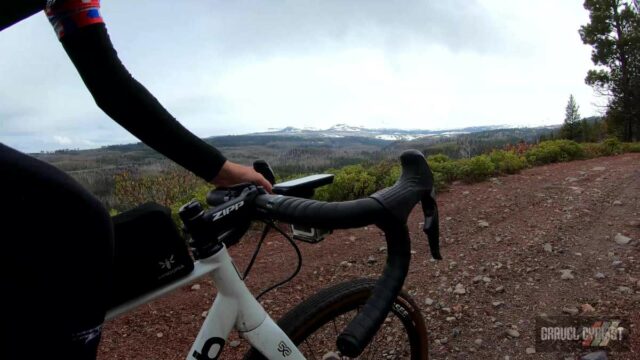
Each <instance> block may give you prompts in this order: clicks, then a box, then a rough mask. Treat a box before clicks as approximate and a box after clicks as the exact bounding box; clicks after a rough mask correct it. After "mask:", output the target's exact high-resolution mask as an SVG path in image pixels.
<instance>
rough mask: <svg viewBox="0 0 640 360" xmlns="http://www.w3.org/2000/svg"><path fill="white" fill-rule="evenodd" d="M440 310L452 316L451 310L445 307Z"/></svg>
mask: <svg viewBox="0 0 640 360" xmlns="http://www.w3.org/2000/svg"><path fill="white" fill-rule="evenodd" d="M440 310H442V312H446V313H447V314H451V308H448V307H443V308H442V309H440Z"/></svg>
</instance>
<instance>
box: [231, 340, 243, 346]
mask: <svg viewBox="0 0 640 360" xmlns="http://www.w3.org/2000/svg"><path fill="white" fill-rule="evenodd" d="M229 346H231V347H232V348H234V347H238V346H240V340H233V341H231V342H230V343H229Z"/></svg>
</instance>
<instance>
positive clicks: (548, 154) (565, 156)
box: [525, 140, 584, 165]
mask: <svg viewBox="0 0 640 360" xmlns="http://www.w3.org/2000/svg"><path fill="white" fill-rule="evenodd" d="M525 157H526V159H527V161H528V162H529V163H531V164H535V165H542V164H549V163H554V162H561V161H570V160H576V159H581V158H583V157H584V150H583V149H582V147H581V146H580V144H578V143H576V142H575V141H571V140H550V141H543V142H541V143H540V144H538V145H536V146H534V147H533V148H531V149H529V151H527V152H526V153H525Z"/></svg>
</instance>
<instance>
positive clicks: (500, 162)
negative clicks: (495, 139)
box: [489, 150, 527, 174]
mask: <svg viewBox="0 0 640 360" xmlns="http://www.w3.org/2000/svg"><path fill="white" fill-rule="evenodd" d="M489 159H490V160H491V162H492V163H493V165H494V166H495V168H496V170H497V171H499V172H501V173H503V174H516V173H518V172H519V171H520V170H522V169H524V168H526V167H527V160H525V158H524V157H521V156H518V155H517V154H516V153H514V152H512V151H504V150H493V151H492V152H491V153H490V154H489Z"/></svg>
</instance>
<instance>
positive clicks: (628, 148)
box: [622, 142, 640, 153]
mask: <svg viewBox="0 0 640 360" xmlns="http://www.w3.org/2000/svg"><path fill="white" fill-rule="evenodd" d="M622 149H623V150H624V152H632V153H640V143H638V142H636V143H625V144H623V145H622Z"/></svg>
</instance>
